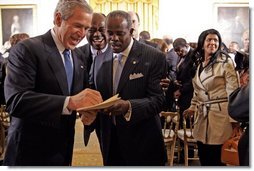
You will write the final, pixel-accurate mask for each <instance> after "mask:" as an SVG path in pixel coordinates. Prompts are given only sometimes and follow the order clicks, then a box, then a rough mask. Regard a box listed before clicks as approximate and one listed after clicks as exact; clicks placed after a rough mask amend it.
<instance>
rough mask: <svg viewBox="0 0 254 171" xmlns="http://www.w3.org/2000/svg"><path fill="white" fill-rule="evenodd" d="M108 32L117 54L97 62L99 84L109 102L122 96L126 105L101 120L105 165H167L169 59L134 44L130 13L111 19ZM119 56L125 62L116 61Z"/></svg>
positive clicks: (108, 53) (110, 16) (116, 13)
mask: <svg viewBox="0 0 254 171" xmlns="http://www.w3.org/2000/svg"><path fill="white" fill-rule="evenodd" d="M106 27H107V32H106V34H107V37H108V42H109V44H110V47H111V48H110V49H109V50H108V51H106V52H105V53H103V54H101V55H99V56H98V57H97V58H96V61H95V63H94V64H95V65H94V67H95V68H94V84H95V88H96V90H98V91H100V92H101V94H102V96H103V99H108V98H109V97H111V96H112V95H114V94H119V96H120V97H121V100H119V101H117V102H116V103H115V104H114V105H113V106H111V107H109V108H108V109H106V110H105V111H104V112H102V113H100V114H98V115H97V119H96V121H97V120H99V123H100V135H99V141H100V147H101V150H102V156H103V162H104V165H107V166H148V165H154V166H159V165H165V163H166V161H167V160H166V159H167V157H166V149H165V146H164V142H163V137H162V131H161V124H160V117H159V113H160V111H161V109H162V105H163V103H164V100H165V99H164V96H163V91H162V88H161V86H160V80H161V79H162V78H164V77H165V75H166V60H165V56H164V54H163V53H161V52H159V51H157V50H156V49H154V48H152V47H149V46H147V45H144V44H142V43H139V42H138V41H137V40H135V39H133V38H132V32H133V29H132V27H131V18H130V15H129V14H128V13H126V12H124V11H113V12H111V13H109V14H108V16H107V18H106ZM119 55H121V57H122V58H121V59H117V58H114V56H119ZM117 65H118V66H117ZM119 65H122V66H123V69H122V72H120V71H119V70H118V69H119V68H118V67H119ZM119 73H120V75H121V77H120V81H119V84H118V85H117V83H116V82H115V81H116V80H117V79H116V78H117V75H118V74H119ZM113 83H114V84H113ZM114 90H115V92H114ZM86 133H89V132H86Z"/></svg>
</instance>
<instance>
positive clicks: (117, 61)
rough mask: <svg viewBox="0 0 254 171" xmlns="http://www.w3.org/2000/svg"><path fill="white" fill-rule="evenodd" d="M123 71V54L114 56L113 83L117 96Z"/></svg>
mask: <svg viewBox="0 0 254 171" xmlns="http://www.w3.org/2000/svg"><path fill="white" fill-rule="evenodd" d="M122 70H123V61H122V54H118V55H115V56H114V79H113V80H114V82H113V93H114V94H116V92H117V87H118V84H119V80H120V77H121V73H122Z"/></svg>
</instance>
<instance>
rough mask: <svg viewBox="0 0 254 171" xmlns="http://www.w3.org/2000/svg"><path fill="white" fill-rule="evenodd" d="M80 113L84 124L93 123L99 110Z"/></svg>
mask: <svg viewBox="0 0 254 171" xmlns="http://www.w3.org/2000/svg"><path fill="white" fill-rule="evenodd" d="M79 114H80V118H81V121H82V123H83V124H84V125H91V123H93V121H94V120H95V119H96V115H97V110H93V111H87V112H79Z"/></svg>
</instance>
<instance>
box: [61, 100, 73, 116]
mask: <svg viewBox="0 0 254 171" xmlns="http://www.w3.org/2000/svg"><path fill="white" fill-rule="evenodd" d="M69 100H70V96H68V97H66V99H65V101H64V106H63V112H62V114H63V115H71V113H72V111H71V110H69V109H68V108H67V106H68V103H69Z"/></svg>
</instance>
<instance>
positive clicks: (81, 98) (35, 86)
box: [4, 0, 102, 166]
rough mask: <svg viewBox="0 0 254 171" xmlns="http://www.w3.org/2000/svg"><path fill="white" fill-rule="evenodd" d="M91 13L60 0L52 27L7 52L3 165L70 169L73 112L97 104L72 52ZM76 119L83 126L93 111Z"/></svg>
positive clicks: (76, 0) (79, 0)
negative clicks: (6, 126)
mask: <svg viewBox="0 0 254 171" xmlns="http://www.w3.org/2000/svg"><path fill="white" fill-rule="evenodd" d="M92 12H93V11H92V9H91V7H90V6H89V5H88V4H87V2H86V1H83V0H72V1H62V0H60V1H59V2H58V4H57V7H56V10H55V13H54V27H53V28H52V29H51V30H50V31H48V32H47V33H46V34H44V35H40V36H38V37H34V38H30V39H27V40H24V41H22V42H20V43H18V44H17V45H15V46H14V47H13V49H12V50H11V52H10V55H9V63H8V65H7V71H8V74H7V77H6V80H5V97H6V102H7V110H8V112H9V113H10V115H11V124H10V127H9V130H8V140H7V149H6V153H5V158H4V165H7V166H69V165H71V162H72V152H73V144H74V129H75V121H76V112H75V111H76V109H78V108H80V107H86V106H91V105H94V104H98V103H100V102H101V101H102V98H101V96H100V93H99V92H97V91H95V90H91V89H85V88H86V85H87V82H88V80H87V68H86V62H85V61H84V59H83V58H82V54H81V53H80V51H76V50H75V47H76V45H77V44H78V43H79V42H80V41H81V40H82V39H83V38H84V37H85V34H86V30H87V29H88V28H89V27H90V24H91V19H92ZM70 14H71V15H70ZM62 52H64V54H63V53H62ZM66 58H68V60H67V59H66ZM67 61H68V62H69V63H68V62H67ZM69 64H70V65H69ZM67 66H68V68H67ZM67 69H68V70H67ZM67 71H68V72H67ZM83 89H85V90H83ZM81 117H82V120H83V122H84V124H88V125H89V124H90V123H92V122H93V121H94V119H95V118H96V111H90V112H89V113H88V112H87V113H85V112H83V115H82V116H81ZM84 118H85V119H84Z"/></svg>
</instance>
